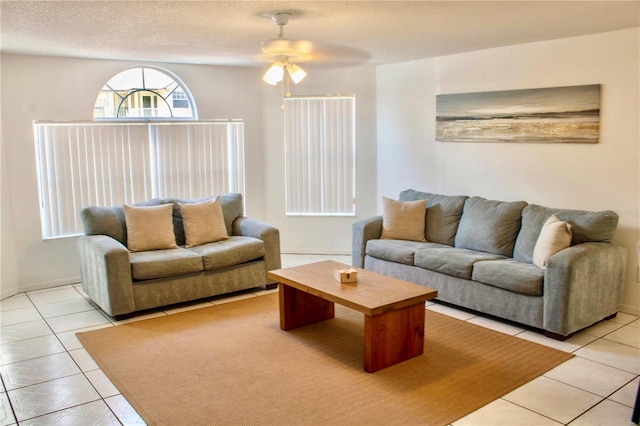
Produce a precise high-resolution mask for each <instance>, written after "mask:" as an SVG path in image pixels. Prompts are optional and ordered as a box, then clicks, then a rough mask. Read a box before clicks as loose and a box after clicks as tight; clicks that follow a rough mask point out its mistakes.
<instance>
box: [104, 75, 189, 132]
mask: <svg viewBox="0 0 640 426" xmlns="http://www.w3.org/2000/svg"><path fill="white" fill-rule="evenodd" d="M176 101H177V102H176ZM93 118H94V120H95V119H97V120H101V119H114V118H117V119H140V118H144V119H154V118H160V119H162V118H174V119H190V120H193V119H197V118H198V117H197V113H196V111H195V103H194V102H193V99H192V98H191V95H190V94H189V92H188V91H187V90H186V87H185V85H184V84H182V83H180V82H179V81H178V78H177V77H176V76H173V75H171V74H170V73H169V72H168V71H166V70H161V69H159V68H152V67H136V68H130V69H128V70H124V71H122V72H121V73H119V74H117V75H115V76H114V77H113V78H111V80H109V81H108V82H107V83H106V84H105V85H104V86H103V87H102V90H101V91H100V93H99V94H98V98H97V99H96V103H95V106H94V109H93Z"/></svg>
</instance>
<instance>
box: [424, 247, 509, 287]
mask: <svg viewBox="0 0 640 426" xmlns="http://www.w3.org/2000/svg"><path fill="white" fill-rule="evenodd" d="M494 259H504V256H500V255H497V254H492V253H485V252H480V251H475V250H467V249H458V248H453V247H448V246H443V247H430V248H428V249H423V250H416V252H415V262H414V264H415V266H418V267H420V268H423V269H428V270H430V271H434V272H440V273H443V274H447V275H452V276H454V277H458V278H464V279H466V280H470V279H471V274H472V270H473V265H474V264H475V263H476V262H479V261H482V260H494Z"/></svg>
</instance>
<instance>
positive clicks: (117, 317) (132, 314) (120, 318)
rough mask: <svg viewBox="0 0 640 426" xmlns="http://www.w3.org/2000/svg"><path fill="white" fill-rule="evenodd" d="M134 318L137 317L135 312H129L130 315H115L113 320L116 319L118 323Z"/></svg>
mask: <svg viewBox="0 0 640 426" xmlns="http://www.w3.org/2000/svg"><path fill="white" fill-rule="evenodd" d="M134 316H136V314H135V312H129V313H128V314H120V315H115V316H114V317H113V319H115V320H116V321H124V320H128V319H131V318H133V317H134Z"/></svg>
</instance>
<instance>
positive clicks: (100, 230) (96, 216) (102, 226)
mask: <svg viewBox="0 0 640 426" xmlns="http://www.w3.org/2000/svg"><path fill="white" fill-rule="evenodd" d="M160 204H165V202H164V201H163V200H161V199H160V198H153V199H151V200H148V201H143V202H140V203H134V204H133V205H134V206H157V205H160ZM80 219H81V220H82V228H83V231H84V234H85V235H107V236H109V237H111V238H113V239H115V240H118V241H120V242H121V243H122V244H124V245H125V246H126V245H127V225H126V222H125V220H124V208H123V207H122V206H114V207H97V206H87V207H84V208H83V209H82V210H80Z"/></svg>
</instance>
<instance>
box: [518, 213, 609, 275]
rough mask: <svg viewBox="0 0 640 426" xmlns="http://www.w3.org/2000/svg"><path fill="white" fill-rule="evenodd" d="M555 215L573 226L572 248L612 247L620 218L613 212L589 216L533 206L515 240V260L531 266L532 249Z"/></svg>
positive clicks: (525, 216)
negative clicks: (598, 243) (608, 245)
mask: <svg viewBox="0 0 640 426" xmlns="http://www.w3.org/2000/svg"><path fill="white" fill-rule="evenodd" d="M553 214H555V215H556V216H557V217H558V219H560V220H561V221H564V222H568V223H570V224H571V232H572V236H571V245H572V246H573V245H576V244H581V243H587V242H594V243H597V242H604V243H609V242H611V240H612V239H613V235H614V233H615V230H616V226H618V214H617V213H616V212H614V211H611V210H606V211H600V212H589V211H584V210H568V209H555V208H549V207H543V206H539V205H536V204H530V205H528V206H527V207H525V208H524V210H523V211H522V227H521V229H520V232H519V233H518V238H517V239H516V245H515V248H514V250H513V258H514V259H516V260H519V261H521V262H532V260H533V248H534V247H535V245H536V241H538V236H539V235H540V230H541V229H542V225H544V222H545V221H546V220H547V219H548V218H549V217H550V216H551V215H553Z"/></svg>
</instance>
